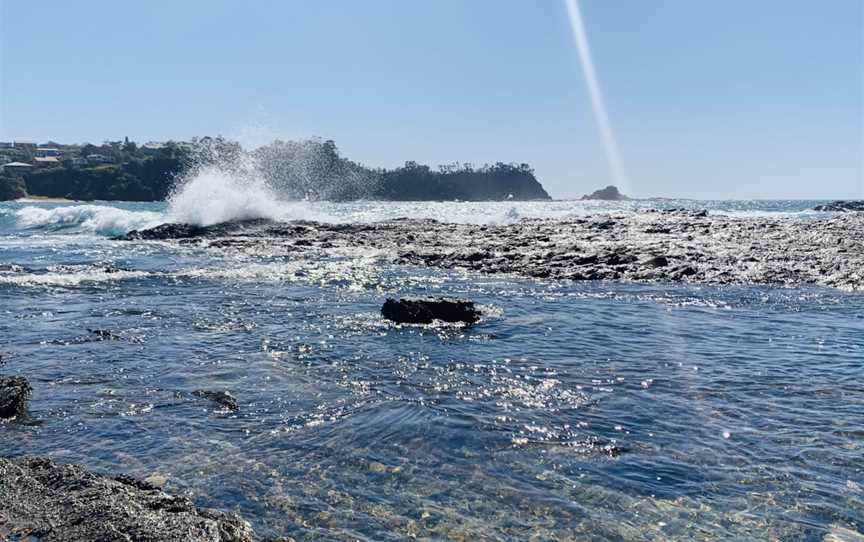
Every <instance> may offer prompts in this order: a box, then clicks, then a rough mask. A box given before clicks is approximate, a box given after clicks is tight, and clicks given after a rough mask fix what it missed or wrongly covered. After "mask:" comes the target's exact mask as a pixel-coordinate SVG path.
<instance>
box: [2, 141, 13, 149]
mask: <svg viewBox="0 0 864 542" xmlns="http://www.w3.org/2000/svg"><path fill="white" fill-rule="evenodd" d="M12 147H14V145H13V144H12V142H11V141H0V149H11V148H12Z"/></svg>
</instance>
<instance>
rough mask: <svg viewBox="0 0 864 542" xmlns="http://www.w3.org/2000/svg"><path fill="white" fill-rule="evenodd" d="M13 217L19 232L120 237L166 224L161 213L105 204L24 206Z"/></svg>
mask: <svg viewBox="0 0 864 542" xmlns="http://www.w3.org/2000/svg"><path fill="white" fill-rule="evenodd" d="M13 216H14V217H15V223H16V226H17V227H18V228H21V229H43V230H49V231H58V230H76V231H84V232H90V233H96V234H99V235H119V234H122V233H126V232H128V231H131V230H134V229H142V228H150V227H153V226H158V225H159V224H162V223H164V222H165V217H164V215H163V214H162V213H157V212H151V211H129V210H126V209H120V208H118V207H109V206H106V205H64V206H61V207H52V208H45V207H36V206H34V207H24V208H21V209H17V210H15V211H14V212H13Z"/></svg>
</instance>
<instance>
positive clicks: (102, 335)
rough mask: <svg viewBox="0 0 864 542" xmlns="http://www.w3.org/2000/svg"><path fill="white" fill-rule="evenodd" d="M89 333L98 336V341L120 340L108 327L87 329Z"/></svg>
mask: <svg viewBox="0 0 864 542" xmlns="http://www.w3.org/2000/svg"><path fill="white" fill-rule="evenodd" d="M87 331H89V332H90V333H91V334H93V335H95V336H96V337H98V339H97V340H100V341H117V340H120V339H119V337H117V336H116V335H114V332H113V331H111V330H110V329H88V330H87Z"/></svg>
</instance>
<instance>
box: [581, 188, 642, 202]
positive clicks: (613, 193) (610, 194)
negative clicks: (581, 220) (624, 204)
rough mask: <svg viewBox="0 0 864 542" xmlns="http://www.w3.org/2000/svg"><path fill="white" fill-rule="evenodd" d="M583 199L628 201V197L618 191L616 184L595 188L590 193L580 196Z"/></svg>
mask: <svg viewBox="0 0 864 542" xmlns="http://www.w3.org/2000/svg"><path fill="white" fill-rule="evenodd" d="M582 199H583V200H592V199H596V200H603V201H628V200H629V199H630V198H629V197H627V196H625V195H624V194H622V193H621V192H619V191H618V187H617V186H613V185H611V184H610V185H609V186H607V187H606V188H601V189H600V190H595V191H594V192H592V193H590V194H586V195H584V196H582Z"/></svg>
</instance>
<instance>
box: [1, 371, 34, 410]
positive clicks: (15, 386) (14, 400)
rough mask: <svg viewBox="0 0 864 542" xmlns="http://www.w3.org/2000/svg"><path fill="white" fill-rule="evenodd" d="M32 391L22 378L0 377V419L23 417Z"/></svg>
mask: <svg viewBox="0 0 864 542" xmlns="http://www.w3.org/2000/svg"><path fill="white" fill-rule="evenodd" d="M32 391H33V389H32V388H31V387H30V383H29V382H27V379H26V378H24V377H23V376H0V418H2V419H11V418H20V417H23V416H24V415H25V414H26V413H27V401H28V400H29V399H30V394H31V393H32Z"/></svg>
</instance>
